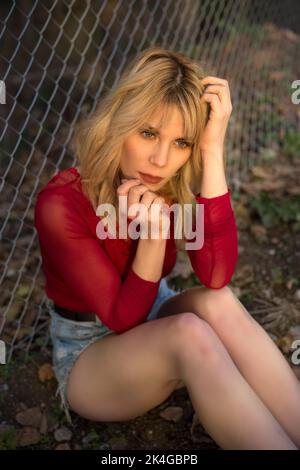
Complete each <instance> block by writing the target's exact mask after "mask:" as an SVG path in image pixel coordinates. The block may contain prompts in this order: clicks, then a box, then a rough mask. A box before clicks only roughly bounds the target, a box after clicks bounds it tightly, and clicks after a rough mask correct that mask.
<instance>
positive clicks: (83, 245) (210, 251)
mask: <svg viewBox="0 0 300 470" xmlns="http://www.w3.org/2000/svg"><path fill="white" fill-rule="evenodd" d="M231 111H232V105H231V99H230V90H229V86H228V82H227V81H226V80H225V79H222V78H218V77H214V76H206V77H205V76H204V74H203V70H202V68H201V66H200V65H199V63H198V62H196V61H193V60H191V59H189V58H188V57H186V56H185V55H184V54H181V53H175V52H171V51H169V50H166V49H163V48H160V47H151V48H148V49H146V50H144V51H142V52H141V53H140V54H138V55H137V57H136V58H135V59H134V60H132V61H131V62H130V63H129V64H128V66H127V68H126V70H125V71H124V72H123V74H122V76H121V78H120V80H119V82H118V83H117V85H116V86H115V87H114V89H112V90H111V91H110V92H109V93H107V95H106V96H105V97H103V99H102V100H101V102H100V104H99V107H98V109H97V110H96V111H95V112H94V113H93V114H92V116H91V117H89V118H84V119H82V122H81V123H80V124H79V125H78V127H77V128H76V132H75V140H74V144H75V151H76V156H77V158H78V163H79V164H78V166H77V167H76V168H75V167H71V168H68V169H66V170H63V171H60V172H59V173H58V174H56V175H55V176H54V177H52V179H51V180H50V181H49V182H48V184H47V185H46V186H45V187H44V188H43V189H42V190H41V191H40V192H39V194H38V198H37V203H36V207H35V226H36V228H37V231H38V236H39V241H40V248H41V254H42V260H43V270H44V274H45V278H46V286H45V288H46V293H47V295H48V297H49V298H50V299H52V300H53V302H54V307H53V308H52V309H51V310H50V313H51V326H50V328H51V338H52V342H53V365H54V371H55V373H56V377H57V380H58V382H59V386H58V389H57V393H58V392H59V393H60V396H61V400H62V406H63V407H64V409H65V411H66V414H67V417H68V419H69V421H70V422H71V423H72V420H71V416H70V413H69V409H71V410H73V412H75V413H77V414H78V415H80V416H82V417H84V418H86V419H89V420H93V421H125V420H129V419H132V418H135V417H137V416H140V415H142V414H144V413H146V412H147V411H149V410H151V409H152V408H154V407H156V406H158V405H159V404H161V403H162V402H164V401H165V400H166V399H167V398H168V397H169V396H170V394H171V393H172V392H173V391H174V390H176V389H178V388H180V387H186V388H187V391H188V393H189V396H190V398H191V401H192V404H193V406H194V408H195V411H196V413H197V415H198V417H199V420H200V422H201V423H202V425H203V426H204V427H205V429H206V430H207V432H208V433H209V434H210V435H211V436H212V438H213V439H214V440H215V441H216V442H217V443H218V445H219V446H220V447H221V448H224V449H297V446H299V445H300V406H299V405H300V386H299V383H298V381H297V379H296V377H295V376H294V374H293V372H292V371H291V368H290V367H289V364H288V363H287V361H286V360H285V358H284V356H283V355H282V354H281V352H280V351H279V349H278V348H277V347H276V346H275V345H274V343H273V341H272V340H271V339H270V338H269V336H268V335H267V333H266V332H265V331H264V329H263V328H262V327H261V326H260V325H259V324H258V323H257V322H256V321H255V320H254V319H253V318H252V317H251V315H250V314H249V313H248V312H247V310H246V309H245V308H244V306H243V305H242V304H241V303H240V301H239V300H238V299H237V297H236V296H235V295H234V293H233V291H232V290H231V289H230V287H228V285H227V284H228V283H229V282H230V279H231V277H232V274H233V272H234V269H235V265H236V261H237V256H238V253H237V228H236V224H235V217H234V213H233V210H232V207H231V202H230V189H229V188H228V186H227V183H226V179H225V157H224V139H225V134H226V129H227V125H228V121H229V118H230V114H231ZM147 175H148V176H147ZM121 200H122V201H123V202H124V201H125V202H127V205H126V206H125V207H127V209H126V211H127V212H126V211H125V220H126V230H127V234H128V233H136V231H137V230H135V231H134V230H133V231H130V227H131V228H132V225H131V224H134V222H138V223H137V224H136V225H135V229H138V227H140V229H141V232H140V236H138V237H123V238H122V237H119V236H118V235H119V233H120V232H119V230H120V228H121V218H120V214H122V212H118V211H116V213H117V214H118V216H116V217H115V215H114V216H113V217H112V219H110V218H109V217H108V218H107V219H106V218H105V217H104V216H103V214H102V216H99V212H98V210H99V208H101V207H102V206H103V205H105V207H109V205H110V206H112V207H114V208H116V209H119V208H120V207H121V206H120V201H121ZM136 204H137V205H138V206H136ZM139 204H140V205H139ZM173 204H177V207H180V208H184V207H185V205H187V206H188V205H190V206H189V207H192V215H193V218H192V221H193V227H195V221H196V218H195V216H196V213H197V211H196V207H197V208H198V207H202V208H204V231H203V243H202V245H201V247H200V248H199V247H198V248H196V249H194V247H193V246H191V245H188V244H187V242H188V241H189V240H188V238H189V237H187V236H186V233H185V232H184V229H183V226H182V225H181V226H180V228H179V232H178V222H177V221H178V220H180V218H178V219H176V220H175V219H174V213H173V212H172V210H171V209H172V207H173V206H172V205H173ZM196 204H199V206H196ZM106 205H108V206H106ZM139 207H140V209H141V210H139ZM153 207H157V208H159V210H158V212H156V213H154V212H153V211H152V209H153ZM142 208H145V210H144V211H143V210H142ZM123 215H124V206H123ZM112 220H114V221H115V222H116V225H115V228H116V232H114V228H111V227H112V226H111V225H109V224H108V223H109V221H112ZM202 220H203V219H202ZM166 221H169V222H170V225H169V231H168V232H167V233H168V235H170V236H169V237H166V236H165V234H166V232H165V231H164V230H163V224H164V223H165V222H166ZM149 226H154V228H155V230H156V231H157V232H156V233H157V235H158V236H157V237H151V236H150V237H144V236H143V235H144V234H145V233H147V232H145V230H146V228H149ZM175 226H176V227H175ZM123 228H124V224H123ZM175 228H176V230H177V232H176V230H175V233H177V234H178V233H180V234H181V237H178V236H176V237H175V235H174V229H175ZM197 230H198V231H200V229H199V228H198V225H197ZM104 232H106V235H107V237H106V238H105V237H103V234H104ZM115 233H116V234H117V236H114V235H115ZM100 234H101V236H100ZM142 234H143V235H142ZM178 250H186V252H187V254H188V256H189V258H190V261H191V265H192V267H193V270H194V272H195V275H196V276H197V277H198V279H199V281H201V283H203V284H204V285H203V286H195V287H193V288H187V289H185V290H184V291H182V292H176V291H175V290H174V289H171V288H170V287H169V286H168V285H167V282H166V279H165V278H166V276H167V275H168V274H169V273H170V272H171V270H172V268H173V267H174V265H175V262H176V253H177V252H178Z"/></svg>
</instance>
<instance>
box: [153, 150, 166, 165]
mask: <svg viewBox="0 0 300 470" xmlns="http://www.w3.org/2000/svg"><path fill="white" fill-rule="evenodd" d="M150 162H151V163H152V164H153V165H156V166H159V167H164V166H166V165H167V164H168V150H167V149H159V150H157V152H156V153H155V154H152V155H151V157H150Z"/></svg>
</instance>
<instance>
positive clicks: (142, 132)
mask: <svg viewBox="0 0 300 470" xmlns="http://www.w3.org/2000/svg"><path fill="white" fill-rule="evenodd" d="M141 134H146V137H147V136H148V137H149V135H150V136H155V134H154V133H153V132H151V131H141ZM177 142H179V144H183V145H184V146H182V145H180V148H182V149H185V148H187V147H190V146H191V144H189V143H188V142H185V141H184V140H178V141H177Z"/></svg>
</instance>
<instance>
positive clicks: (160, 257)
mask: <svg viewBox="0 0 300 470" xmlns="http://www.w3.org/2000/svg"><path fill="white" fill-rule="evenodd" d="M166 242H167V240H166V239H162V240H158V239H157V240H155V239H151V238H149V239H142V238H141V239H140V240H139V242H138V247H137V250H136V254H135V258H134V260H133V263H132V266H131V267H132V269H133V270H134V272H136V273H137V274H138V275H139V276H140V277H142V278H143V279H146V280H147V281H152V282H157V281H159V280H160V279H161V274H162V270H163V264H164V259H165V251H166Z"/></svg>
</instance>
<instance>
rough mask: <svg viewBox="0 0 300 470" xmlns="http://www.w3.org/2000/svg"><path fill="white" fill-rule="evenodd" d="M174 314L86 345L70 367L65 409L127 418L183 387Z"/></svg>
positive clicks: (107, 418) (108, 418)
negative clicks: (67, 406)
mask: <svg viewBox="0 0 300 470" xmlns="http://www.w3.org/2000/svg"><path fill="white" fill-rule="evenodd" d="M183 315H188V316H191V315H193V314H192V313H188V312H186V313H183ZM193 316H194V315H193ZM180 318H182V315H179V316H178V317H177V319H176V317H170V318H163V319H159V320H157V319H154V320H152V321H149V322H146V323H142V324H140V325H138V326H136V327H134V328H131V329H130V330H128V331H126V332H124V333H122V334H110V335H107V336H105V337H103V338H101V339H100V340H97V341H95V342H94V343H92V344H91V345H90V346H88V347H87V348H86V349H85V350H84V351H83V352H82V353H81V354H80V355H79V357H78V358H77V360H76V362H75V364H74V365H73V367H72V369H71V371H70V375H69V379H68V385H67V397H68V402H69V404H70V406H71V408H72V409H73V410H74V411H75V412H77V413H78V414H79V415H81V416H83V417H85V418H87V419H91V420H96V421H122V420H128V419H132V418H135V417H136V416H140V415H142V414H144V413H145V412H147V411H148V410H150V409H152V408H153V407H155V406H157V405H159V404H160V403H162V402H163V401H164V400H166V399H167V397H168V396H169V395H170V394H171V393H172V392H173V391H174V390H175V389H177V388H179V387H180V386H184V385H183V383H182V382H181V380H180V377H179V375H178V364H177V361H176V359H177V356H176V346H175V343H176V331H178V329H177V330H176V323H178V320H180ZM184 318H187V319H188V321H189V317H184ZM199 321H200V320H199Z"/></svg>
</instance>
